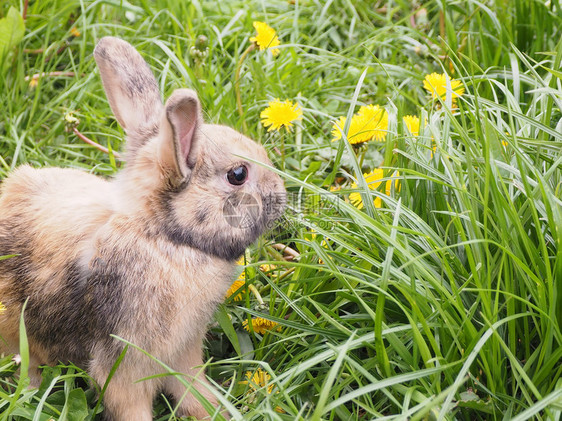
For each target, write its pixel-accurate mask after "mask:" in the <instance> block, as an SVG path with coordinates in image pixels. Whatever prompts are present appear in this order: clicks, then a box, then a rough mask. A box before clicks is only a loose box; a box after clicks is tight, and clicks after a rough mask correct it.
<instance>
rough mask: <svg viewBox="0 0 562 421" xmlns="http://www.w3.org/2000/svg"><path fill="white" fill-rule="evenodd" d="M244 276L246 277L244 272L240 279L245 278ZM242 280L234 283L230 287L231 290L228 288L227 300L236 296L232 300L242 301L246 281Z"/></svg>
mask: <svg viewBox="0 0 562 421" xmlns="http://www.w3.org/2000/svg"><path fill="white" fill-rule="evenodd" d="M242 275H244V272H242V273H241V275H240V278H244V276H242ZM240 278H238V279H237V280H236V281H234V282H233V283H232V285H231V286H230V288H228V291H226V298H229V297H231V296H232V295H234V294H236V295H234V297H233V298H232V299H233V300H234V301H242V293H243V292H244V287H245V286H246V281H244V280H243V279H240Z"/></svg>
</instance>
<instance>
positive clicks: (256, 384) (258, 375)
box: [242, 368, 274, 393]
mask: <svg viewBox="0 0 562 421" xmlns="http://www.w3.org/2000/svg"><path fill="white" fill-rule="evenodd" d="M246 379H247V380H246V381H243V382H242V383H245V384H248V386H249V387H250V389H251V390H252V392H255V391H256V390H258V389H261V388H265V387H267V393H271V392H272V391H273V387H274V385H273V384H270V383H269V381H270V380H271V376H270V375H269V374H268V373H267V372H266V371H264V370H262V369H261V368H258V369H257V370H256V371H254V372H253V373H252V372H251V371H246Z"/></svg>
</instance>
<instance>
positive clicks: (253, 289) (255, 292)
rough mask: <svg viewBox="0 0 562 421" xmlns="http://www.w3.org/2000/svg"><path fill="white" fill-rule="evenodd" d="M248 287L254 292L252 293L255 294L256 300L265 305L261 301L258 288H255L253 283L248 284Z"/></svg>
mask: <svg viewBox="0 0 562 421" xmlns="http://www.w3.org/2000/svg"><path fill="white" fill-rule="evenodd" d="M248 289H249V290H250V291H252V292H253V293H254V295H255V296H256V298H257V300H258V302H259V303H260V304H261V305H262V306H263V305H265V303H264V302H263V298H262V297H261V295H260V293H259V291H258V289H257V288H256V287H255V286H254V285H253V284H249V285H248Z"/></svg>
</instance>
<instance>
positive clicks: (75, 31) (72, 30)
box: [70, 26, 81, 37]
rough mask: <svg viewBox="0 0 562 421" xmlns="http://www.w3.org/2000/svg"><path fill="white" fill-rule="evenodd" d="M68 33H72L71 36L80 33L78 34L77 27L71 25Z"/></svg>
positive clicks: (76, 35)
mask: <svg viewBox="0 0 562 421" xmlns="http://www.w3.org/2000/svg"><path fill="white" fill-rule="evenodd" d="M70 35H72V36H73V37H79V36H80V35H81V34H80V31H79V30H78V29H76V26H73V27H72V28H71V29H70Z"/></svg>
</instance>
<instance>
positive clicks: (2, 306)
mask: <svg viewBox="0 0 562 421" xmlns="http://www.w3.org/2000/svg"><path fill="white" fill-rule="evenodd" d="M5 311H6V306H5V305H4V304H2V302H0V314H2V313H4V312H5Z"/></svg>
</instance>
